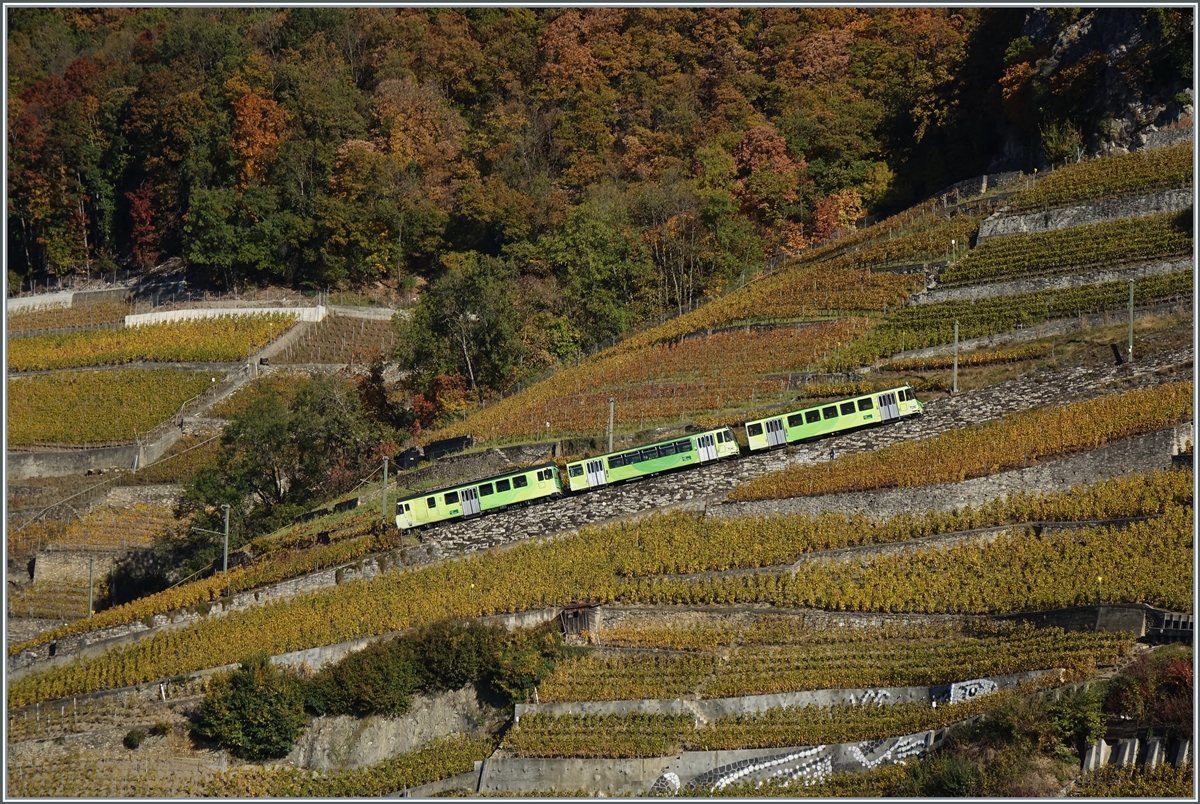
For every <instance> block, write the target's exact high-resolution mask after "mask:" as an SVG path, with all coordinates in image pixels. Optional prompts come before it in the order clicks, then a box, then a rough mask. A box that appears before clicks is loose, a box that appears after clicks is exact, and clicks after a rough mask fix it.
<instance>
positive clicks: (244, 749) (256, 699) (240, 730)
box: [193, 654, 308, 760]
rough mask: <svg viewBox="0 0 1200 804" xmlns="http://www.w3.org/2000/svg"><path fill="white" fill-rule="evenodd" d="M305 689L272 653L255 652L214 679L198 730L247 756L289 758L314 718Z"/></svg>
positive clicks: (237, 755) (235, 751) (234, 751)
mask: <svg viewBox="0 0 1200 804" xmlns="http://www.w3.org/2000/svg"><path fill="white" fill-rule="evenodd" d="M303 687H304V685H303V682H302V680H301V679H300V678H299V677H298V676H296V675H295V674H294V673H292V672H289V671H287V670H283V669H280V668H278V667H275V666H274V665H272V664H271V663H270V661H269V660H268V658H267V656H266V654H257V655H254V656H251V657H249V658H247V659H244V660H243V661H242V663H241V666H240V667H239V668H238V669H237V670H234V671H233V672H232V673H229V674H228V675H225V676H223V677H221V678H219V679H217V680H216V681H215V682H214V683H213V685H212V687H211V688H210V690H209V692H208V695H206V696H205V698H204V703H203V704H202V705H201V708H200V722H199V723H197V724H196V725H195V726H194V727H193V729H194V732H195V733H196V734H197V735H198V736H200V737H203V738H205V739H208V740H213V741H215V742H218V743H220V744H221V746H222V747H224V748H225V749H226V750H227V751H229V753H231V754H233V755H234V756H236V757H240V758H242V759H248V760H262V759H273V758H278V757H283V756H286V755H287V753H288V751H290V750H291V748H292V744H293V743H295V741H296V738H297V737H298V736H299V735H300V731H301V730H302V729H303V728H304V726H305V725H306V724H307V721H308V716H307V714H306V713H305V711H304V689H303Z"/></svg>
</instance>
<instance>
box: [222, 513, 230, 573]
mask: <svg viewBox="0 0 1200 804" xmlns="http://www.w3.org/2000/svg"><path fill="white" fill-rule="evenodd" d="M221 507H222V508H224V509H225V552H224V556H225V557H224V559H223V560H222V562H221V572H229V506H228V505H226V504H225V503H221Z"/></svg>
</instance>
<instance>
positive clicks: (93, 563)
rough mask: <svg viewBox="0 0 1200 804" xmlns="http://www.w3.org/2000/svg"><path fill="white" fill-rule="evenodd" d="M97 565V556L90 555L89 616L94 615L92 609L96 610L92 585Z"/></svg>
mask: <svg viewBox="0 0 1200 804" xmlns="http://www.w3.org/2000/svg"><path fill="white" fill-rule="evenodd" d="M95 566H96V558H95V556H90V557H89V558H88V616H89V617H91V616H92V611H93V610H94V609H93V608H92V589H93V588H94V587H93V586H92V570H93V569H94V568H95Z"/></svg>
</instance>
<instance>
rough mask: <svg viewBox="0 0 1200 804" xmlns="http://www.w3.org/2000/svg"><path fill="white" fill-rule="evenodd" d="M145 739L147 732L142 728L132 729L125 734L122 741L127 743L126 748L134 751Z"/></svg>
mask: <svg viewBox="0 0 1200 804" xmlns="http://www.w3.org/2000/svg"><path fill="white" fill-rule="evenodd" d="M144 739H146V732H144V731H142V730H141V729H130V730H129V733H128V734H126V735H125V739H124V740H122V741H121V742H123V743H124V744H125V747H126V748H128V749H129V750H130V751H132V750H134V749H135V748H137V747H138V746H139V745H141V744H142V740H144Z"/></svg>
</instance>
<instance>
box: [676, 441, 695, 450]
mask: <svg viewBox="0 0 1200 804" xmlns="http://www.w3.org/2000/svg"><path fill="white" fill-rule="evenodd" d="M675 451H676V452H691V451H692V442H691V441H687V440H686V439H685V440H683V441H676V442H675Z"/></svg>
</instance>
